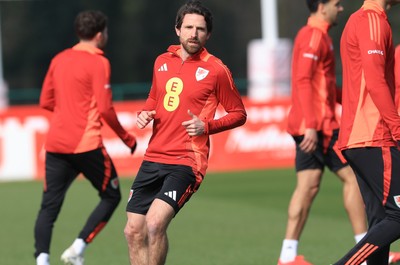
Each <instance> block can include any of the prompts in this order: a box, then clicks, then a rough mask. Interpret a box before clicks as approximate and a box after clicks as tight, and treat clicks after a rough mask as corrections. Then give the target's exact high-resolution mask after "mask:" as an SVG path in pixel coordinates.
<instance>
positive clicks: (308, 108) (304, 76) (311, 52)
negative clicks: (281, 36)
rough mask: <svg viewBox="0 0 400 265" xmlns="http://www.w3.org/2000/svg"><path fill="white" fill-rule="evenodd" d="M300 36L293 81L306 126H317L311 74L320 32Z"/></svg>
mask: <svg viewBox="0 0 400 265" xmlns="http://www.w3.org/2000/svg"><path fill="white" fill-rule="evenodd" d="M307 33H308V34H304V35H302V36H300V38H302V39H303V40H299V41H298V43H299V52H298V55H299V56H298V57H297V58H295V59H296V60H297V62H296V65H297V67H298V68H297V69H296V71H294V72H295V73H296V75H295V76H294V82H295V83H296V85H297V90H298V93H297V94H298V95H299V96H300V97H301V100H299V101H298V102H299V104H300V108H301V110H302V113H303V115H304V119H305V126H306V128H314V129H316V128H317V123H318V121H317V118H316V117H317V116H316V115H315V112H314V108H313V106H314V103H313V101H314V99H313V84H312V80H313V74H314V73H315V72H316V69H317V65H318V60H319V59H320V58H321V56H320V54H319V46H320V43H321V36H322V33H321V32H320V31H319V30H315V29H314V30H312V31H309V32H307Z"/></svg>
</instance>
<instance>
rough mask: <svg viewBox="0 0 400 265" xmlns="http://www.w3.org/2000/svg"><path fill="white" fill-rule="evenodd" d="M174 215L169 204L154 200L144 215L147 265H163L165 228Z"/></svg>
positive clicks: (165, 242) (165, 248) (166, 240)
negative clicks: (147, 245) (147, 248)
mask: <svg viewBox="0 0 400 265" xmlns="http://www.w3.org/2000/svg"><path fill="white" fill-rule="evenodd" d="M174 214H175V212H174V209H173V208H172V207H171V206H170V205H169V204H167V203H166V202H164V201H162V200H159V199H155V200H154V202H153V204H152V205H151V207H150V210H149V212H148V213H147V215H146V223H147V231H148V238H149V265H163V264H165V261H166V258H167V252H168V237H167V228H168V225H169V223H170V222H171V220H172V218H173V217H174Z"/></svg>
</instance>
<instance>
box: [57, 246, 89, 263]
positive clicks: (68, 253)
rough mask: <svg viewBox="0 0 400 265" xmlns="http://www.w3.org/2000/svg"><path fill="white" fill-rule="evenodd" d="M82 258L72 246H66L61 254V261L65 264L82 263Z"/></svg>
mask: <svg viewBox="0 0 400 265" xmlns="http://www.w3.org/2000/svg"><path fill="white" fill-rule="evenodd" d="M83 260H84V259H83V256H82V255H78V254H77V253H76V252H75V250H74V248H73V247H72V246H71V247H69V248H67V249H66V250H65V251H64V253H63V254H62V255H61V261H62V262H64V264H65V265H83Z"/></svg>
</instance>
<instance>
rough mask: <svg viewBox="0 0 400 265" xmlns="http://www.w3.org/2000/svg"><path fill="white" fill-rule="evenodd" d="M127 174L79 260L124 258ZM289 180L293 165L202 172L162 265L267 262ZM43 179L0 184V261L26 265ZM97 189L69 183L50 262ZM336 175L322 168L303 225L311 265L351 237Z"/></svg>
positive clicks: (282, 222)
mask: <svg viewBox="0 0 400 265" xmlns="http://www.w3.org/2000/svg"><path fill="white" fill-rule="evenodd" d="M131 182H132V178H122V179H121V190H122V192H123V200H122V202H121V204H120V205H119V207H118V209H117V210H116V212H115V214H114V216H113V218H112V219H111V221H110V223H109V224H108V225H107V226H106V228H105V229H104V230H103V231H102V233H100V235H99V236H98V237H97V238H96V239H95V240H94V242H93V244H91V245H90V246H89V247H88V249H87V251H86V253H85V265H95V264H96V265H101V264H107V265H121V264H129V261H128V254H127V253H128V252H127V247H126V242H125V238H124V235H123V228H124V225H125V222H126V215H125V205H126V200H127V197H128V194H129V189H130V185H131ZM294 185H295V176H294V171H293V169H277V170H263V171H246V172H229V173H218V174H217V173H209V174H208V175H207V176H206V178H205V180H204V182H203V184H202V186H201V187H200V189H199V191H198V192H197V193H196V194H195V195H194V196H193V197H192V199H191V200H190V201H189V202H188V203H187V204H186V206H185V207H184V208H183V209H182V210H181V212H180V213H179V214H178V215H177V216H176V217H175V219H174V220H173V221H172V223H171V225H170V228H169V230H168V236H169V243H170V251H169V254H168V258H167V264H169V265H228V264H229V265H261V264H263V265H264V264H268V265H273V264H276V263H277V259H278V256H279V252H280V247H281V243H282V239H283V236H284V232H285V226H286V217H287V206H288V203H289V200H290V196H291V193H292V191H293V188H294ZM41 189H42V183H41V182H39V181H31V182H9V183H0V201H1V205H2V206H1V210H2V217H1V223H2V227H3V229H2V232H1V236H0V257H1V258H0V260H2V261H1V262H0V263H1V264H5V265H8V264H9V265H26V264H33V263H34V259H33V251H34V250H33V244H34V242H33V226H34V222H35V218H36V215H37V211H38V209H39V204H40V200H41ZM97 200H98V199H97V195H96V192H95V191H94V189H92V187H91V186H90V184H89V183H88V182H87V181H86V180H78V181H76V182H74V184H73V185H72V187H71V189H70V190H69V192H68V194H67V198H66V200H65V203H64V206H63V209H62V211H61V213H60V215H59V218H58V220H57V222H56V224H55V228H54V232H53V239H52V245H51V259H50V261H51V262H52V264H60V262H59V257H60V255H61V253H62V251H63V250H64V249H65V248H66V247H68V246H69V245H70V244H71V243H72V241H73V240H74V238H75V237H76V236H77V234H78V232H79V230H80V228H81V226H82V224H83V223H84V222H85V220H86V218H87V216H88V214H89V212H90V211H91V210H92V209H93V208H94V206H95V205H96V203H97ZM342 205H343V204H342V193H341V183H340V181H339V180H338V179H337V178H336V177H335V176H334V175H332V174H331V173H330V172H326V174H325V175H324V179H323V182H322V187H321V190H320V193H319V194H318V196H317V199H316V201H315V202H314V205H313V207H312V210H311V215H310V218H309V220H308V222H307V224H306V227H305V230H304V232H303V235H302V238H301V242H300V245H299V252H300V254H303V255H305V256H306V258H307V259H308V260H309V261H310V262H312V263H314V264H330V263H332V262H334V261H336V259H338V258H339V257H341V256H342V255H343V254H344V253H345V252H346V251H347V250H348V249H349V248H350V247H351V246H352V245H353V244H354V238H353V233H352V230H351V226H350V224H349V222H348V219H347V216H346V214H345V211H344V209H343V206H342Z"/></svg>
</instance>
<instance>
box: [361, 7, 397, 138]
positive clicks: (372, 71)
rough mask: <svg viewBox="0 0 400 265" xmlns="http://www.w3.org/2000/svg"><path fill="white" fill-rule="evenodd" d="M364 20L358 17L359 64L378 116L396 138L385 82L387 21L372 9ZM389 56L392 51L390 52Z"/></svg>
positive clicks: (394, 115)
mask: <svg viewBox="0 0 400 265" xmlns="http://www.w3.org/2000/svg"><path fill="white" fill-rule="evenodd" d="M364 15H366V16H368V19H363V20H360V23H363V24H364V25H360V28H365V29H369V30H360V31H357V32H356V34H359V36H358V39H360V40H363V41H360V42H359V45H360V53H361V63H362V67H363V70H364V73H363V76H364V79H365V82H366V89H367V91H368V93H369V95H370V96H371V99H372V101H373V102H374V104H375V106H376V108H377V109H378V111H379V113H380V115H381V116H382V119H383V120H384V121H385V123H386V124H387V125H388V127H389V129H390V131H391V133H392V135H393V137H394V138H395V140H400V127H399V126H398V124H399V121H400V118H399V115H398V113H397V109H396V107H395V104H394V95H393V91H392V90H391V89H390V88H389V85H388V83H387V78H386V74H388V71H387V65H386V63H387V58H386V57H387V56H390V54H388V53H387V52H388V51H387V48H386V47H389V46H390V45H391V43H392V34H391V28H390V25H389V23H387V21H386V20H384V19H383V18H381V17H380V16H379V15H377V14H376V13H375V12H365V14H364ZM392 55H393V54H392Z"/></svg>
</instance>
